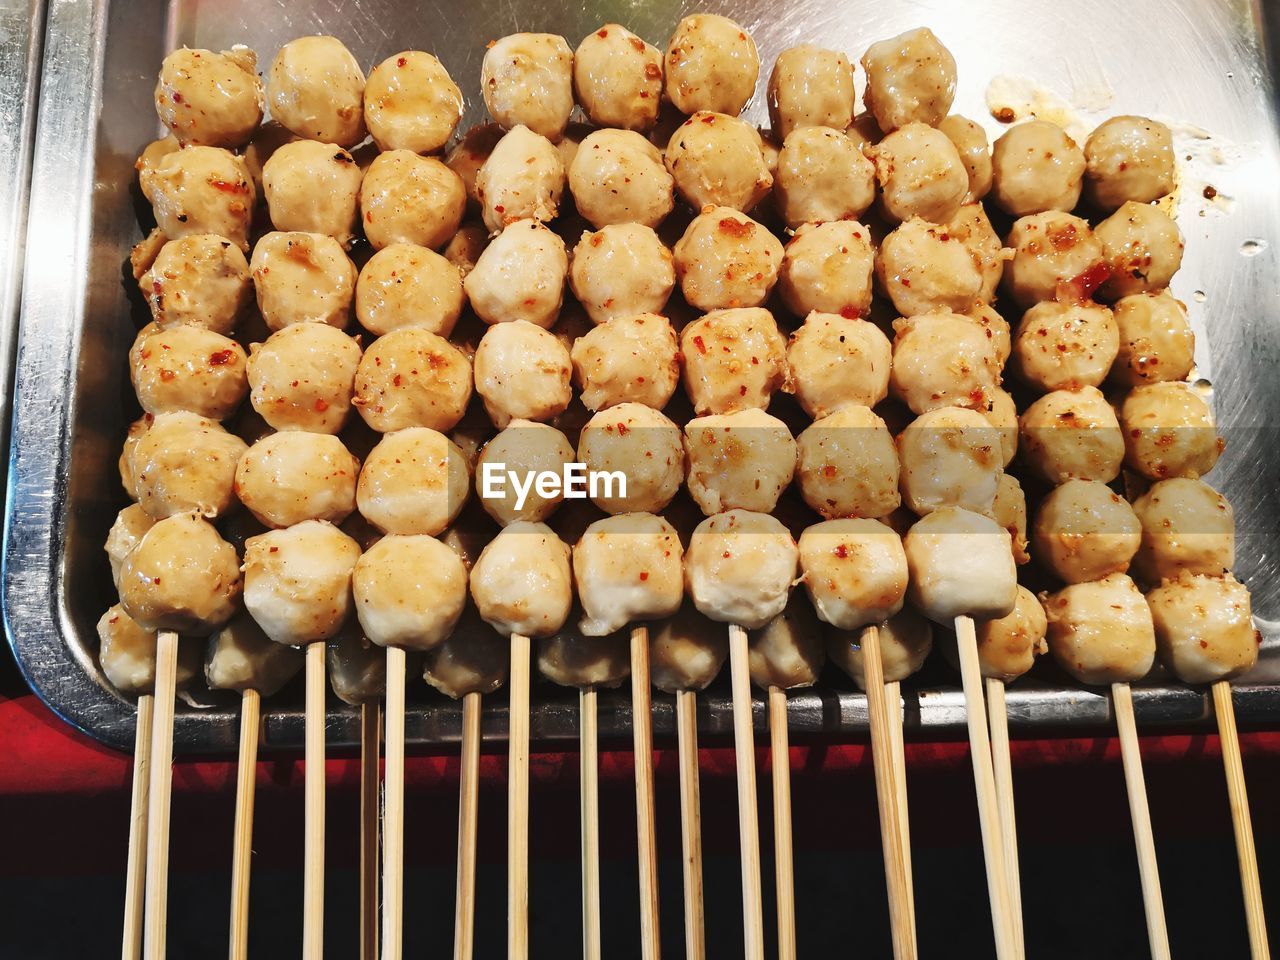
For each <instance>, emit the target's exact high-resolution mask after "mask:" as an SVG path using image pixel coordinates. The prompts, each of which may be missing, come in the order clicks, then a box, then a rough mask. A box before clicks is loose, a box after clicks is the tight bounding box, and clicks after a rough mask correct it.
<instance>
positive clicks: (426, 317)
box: [355, 243, 463, 337]
mask: <svg viewBox="0 0 1280 960" xmlns="http://www.w3.org/2000/svg"><path fill="white" fill-rule="evenodd" d="M462 304H463V295H462V274H461V273H459V272H458V268H457V267H456V266H454V265H453V264H452V263H450V262H449V261H448V260H447V259H445V257H442V256H441V255H440V254H438V253H436V252H435V251H434V250H428V249H427V248H426V247H420V246H418V245H416V244H412V243H393V244H391V245H390V246H388V247H383V248H382V249H381V250H379V251H378V252H377V253H375V254H374V255H373V256H372V257H370V258H369V262H368V263H366V264H365V265H364V268H363V269H362V270H361V271H360V276H359V278H358V279H357V280H356V293H355V309H356V319H358V320H359V321H360V325H361V326H362V327H364V328H365V329H366V330H368V331H369V332H370V333H372V334H374V335H375V336H379V337H380V336H382V335H383V334H385V333H390V332H391V331H392V330H399V329H401V328H402V327H422V328H423V329H424V330H429V331H431V332H432V333H436V334H439V335H440V336H442V337H447V336H449V334H450V333H452V332H453V326H454V324H455V323H457V322H458V315H459V314H461V313H462Z"/></svg>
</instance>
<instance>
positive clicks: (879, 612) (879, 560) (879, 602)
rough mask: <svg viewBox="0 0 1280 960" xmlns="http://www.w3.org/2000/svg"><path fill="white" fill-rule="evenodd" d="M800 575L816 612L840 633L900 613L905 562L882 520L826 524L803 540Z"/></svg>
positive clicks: (897, 541) (811, 529) (810, 530)
mask: <svg viewBox="0 0 1280 960" xmlns="http://www.w3.org/2000/svg"><path fill="white" fill-rule="evenodd" d="M799 549H800V570H801V573H802V575H803V577H804V586H805V590H807V591H808V593H809V599H810V600H812V601H813V607H814V610H815V611H816V612H817V614H818V616H819V617H820V618H821V619H822V620H824V621H825V622H827V623H829V624H831V625H832V626H834V627H836V628H837V629H839V630H853V629H855V628H857V627H862V626H866V625H867V624H871V623H879V622H880V621H883V620H887V619H888V618H889V617H892V616H893V615H894V614H895V613H897V612H898V611H899V610H901V609H902V604H903V601H904V598H905V596H906V591H907V558H906V554H904V553H903V550H902V540H901V538H899V536H898V535H897V533H895V532H894V531H893V529H892V528H891V527H889V526H886V525H885V524H883V523H881V522H880V521H879V520H870V519H849V520H826V521H824V522H822V523H816V524H814V525H813V526H811V527H809V528H808V529H807V530H805V531H804V533H802V534H800V542H799Z"/></svg>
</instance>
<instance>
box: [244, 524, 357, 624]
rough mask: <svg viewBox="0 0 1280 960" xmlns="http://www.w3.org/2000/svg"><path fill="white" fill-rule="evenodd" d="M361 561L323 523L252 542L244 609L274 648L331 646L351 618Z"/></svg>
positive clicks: (345, 539)
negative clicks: (355, 577) (320, 643)
mask: <svg viewBox="0 0 1280 960" xmlns="http://www.w3.org/2000/svg"><path fill="white" fill-rule="evenodd" d="M359 559H360V545H359V544H358V543H356V542H355V541H354V540H352V539H351V538H350V537H349V536H347V535H346V534H345V533H343V532H342V531H341V530H339V529H338V528H337V527H335V526H333V525H332V524H328V523H325V522H324V521H322V520H304V521H303V522H302V523H299V524H295V525H294V526H292V527H288V528H287V529H284V530H270V531H268V532H267V533H264V534H260V535H259V536H256V537H250V538H249V539H248V540H246V541H245V545H244V605H245V609H247V610H248V611H249V613H250V615H251V616H252V617H253V619H254V620H256V621H258V626H260V627H262V630H263V632H264V633H265V634H266V635H267V636H268V637H270V638H271V639H272V640H274V641H275V642H276V643H287V644H290V645H291V646H298V645H299V644H304V643H312V642H314V641H317V640H328V639H329V638H330V637H333V636H335V635H336V634H337V633H338V631H339V630H340V629H342V624H343V621H345V620H346V619H347V615H348V614H349V613H350V612H351V606H352V604H351V573H352V570H354V568H355V565H356V561H357V560H359Z"/></svg>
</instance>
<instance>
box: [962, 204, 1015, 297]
mask: <svg viewBox="0 0 1280 960" xmlns="http://www.w3.org/2000/svg"><path fill="white" fill-rule="evenodd" d="M946 227H947V233H948V234H949V235H950V236H952V237H955V238H957V239H958V240H959V241H960V242H961V243H962V244H964V246H965V248H966V249H968V251H969V256H970V257H972V258H973V265H974V266H975V267H976V268H977V270H978V274H979V276H980V277H981V278H982V283H981V286H980V287H979V288H978V297H977V299H978V302H979V303H990V302H991V301H992V300H994V299H995V296H996V288H997V287H998V286H999V285H1000V280H1001V278H1002V277H1003V276H1004V265H1005V263H1006V262H1007V261H1008V260H1009V259H1010V258H1011V257H1012V256H1013V252H1012V251H1011V250H1008V249H1007V248H1005V246H1004V244H1002V243H1001V242H1000V236H999V234H997V233H996V231H995V227H993V226H992V225H991V218H990V217H988V216H987V211H986V209H985V208H984V207H983V206H982V204H980V203H966V204H964V205H963V206H961V207H960V212H959V213H957V214H956V215H955V216H954V217H952V218H951V219H950V220H948V221H947V223H946ZM976 307H977V304H969V305H967V306H966V307H965V310H966V311H971V310H973V309H975V308H976Z"/></svg>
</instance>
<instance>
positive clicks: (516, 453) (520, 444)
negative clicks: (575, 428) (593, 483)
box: [476, 420, 574, 527]
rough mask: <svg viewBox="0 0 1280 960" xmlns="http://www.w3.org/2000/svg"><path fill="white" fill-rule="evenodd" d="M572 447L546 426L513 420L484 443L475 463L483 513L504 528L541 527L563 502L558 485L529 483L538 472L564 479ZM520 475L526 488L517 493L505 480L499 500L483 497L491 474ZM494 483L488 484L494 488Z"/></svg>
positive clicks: (563, 436)
mask: <svg viewBox="0 0 1280 960" xmlns="http://www.w3.org/2000/svg"><path fill="white" fill-rule="evenodd" d="M573 456H574V451H573V446H572V444H570V443H569V440H568V439H567V438H566V437H565V435H564V434H563V433H561V432H560V431H559V430H557V429H556V428H555V427H549V426H547V425H546V424H545V423H534V422H533V421H531V420H512V421H511V422H510V423H509V424H507V426H506V429H504V430H503V431H502V432H501V433H499V434H498V435H497V436H496V437H494V438H493V439H492V440H490V441H489V442H488V443H486V444H485V445H484V447H483V449H481V451H480V456H479V458H478V459H477V461H476V492H477V493H478V494H479V496H480V505H481V506H482V507H484V509H485V512H486V513H487V514H489V516H491V517H493V519H494V520H496V521H498V523H500V524H502V525H503V526H504V527H505V526H506V525H507V524H509V523H511V522H512V521H514V520H528V521H529V522H531V523H540V522H541V521H543V520H546V519H547V517H549V516H551V514H552V513H554V512H555V509H556V507H558V506H559V505H560V502H561V501H562V500H563V499H564V491H563V489H561V487H560V486H559V485H556V486H554V487H551V486H540V485H538V484H537V483H532V482H530V480H529V479H527V478H531V477H534V476H536V475H537V474H538V473H541V472H548V473H554V474H556V475H558V476H563V475H564V467H565V464H567V463H571V462H572V461H573ZM508 470H509V471H514V472H517V473H520V472H523V474H524V477H525V478H526V479H522V480H521V481H520V482H521V483H522V484H527V486H523V487H521V489H519V490H517V489H516V487H515V484H514V483H512V482H511V480H510V479H509V478H508V479H506V480H504V481H503V483H502V484H501V485H500V486H499V487H498V489H499V490H500V493H499V495H498V496H491V495H487V494H486V489H485V487H486V480H487V478H488V477H489V476H490V474H491V473H492V474H494V475H496V476H504V477H505V476H506V474H505V471H508ZM495 483H496V481H494V482H491V483H490V485H491V486H492V485H494V484H495Z"/></svg>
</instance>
